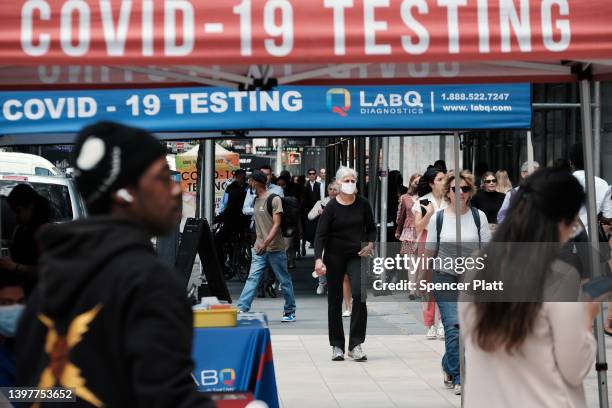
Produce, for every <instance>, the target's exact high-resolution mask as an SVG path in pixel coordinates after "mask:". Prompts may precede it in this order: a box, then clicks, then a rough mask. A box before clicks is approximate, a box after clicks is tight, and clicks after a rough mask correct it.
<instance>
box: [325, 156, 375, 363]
mask: <svg viewBox="0 0 612 408" xmlns="http://www.w3.org/2000/svg"><path fill="white" fill-rule="evenodd" d="M336 181H337V182H338V183H339V184H340V193H339V194H338V195H337V196H336V198H334V199H331V200H330V201H329V203H327V205H326V206H325V210H324V211H323V213H322V214H321V218H320V219H319V224H318V226H317V232H316V237H315V260H316V261H315V272H316V274H317V275H318V276H321V275H325V274H327V321H328V326H329V343H330V345H331V346H332V360H333V361H342V360H344V346H345V339H344V328H343V326H342V283H343V282H344V275H347V274H348V275H349V279H350V281H351V289H352V290H351V292H352V294H353V312H352V315H351V325H350V327H351V332H350V335H349V352H348V356H349V357H351V358H352V359H354V360H355V361H366V360H367V357H366V354H365V353H364V352H363V350H362V348H361V344H362V343H363V342H364V341H365V336H366V327H367V320H368V310H367V308H366V303H365V296H362V294H361V257H364V256H369V255H370V254H371V253H372V249H373V247H374V244H373V242H374V240H375V239H376V224H375V223H374V214H373V213H372V207H371V206H370V202H369V201H368V200H366V199H365V198H363V197H361V196H359V195H357V194H355V192H356V191H357V184H356V183H357V173H356V172H355V170H353V169H350V168H348V167H340V169H338V172H337V173H336ZM364 295H365V294H364Z"/></svg>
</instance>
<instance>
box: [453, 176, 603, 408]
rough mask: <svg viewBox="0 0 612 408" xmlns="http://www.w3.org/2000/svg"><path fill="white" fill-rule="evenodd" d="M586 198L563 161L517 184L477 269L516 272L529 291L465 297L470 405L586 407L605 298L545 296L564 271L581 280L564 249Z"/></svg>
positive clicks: (480, 274)
mask: <svg viewBox="0 0 612 408" xmlns="http://www.w3.org/2000/svg"><path fill="white" fill-rule="evenodd" d="M584 199H585V194H584V191H583V189H582V187H581V185H580V184H579V182H578V181H577V180H576V179H575V178H574V177H572V175H571V174H570V173H568V172H567V171H565V170H560V169H542V170H539V171H537V172H535V173H534V174H533V175H531V176H529V177H528V178H527V179H526V181H525V183H524V184H523V186H522V187H521V189H520V190H519V191H518V192H517V194H516V197H515V199H513V202H512V204H511V206H510V208H509V210H508V216H507V217H506V220H504V222H503V223H502V224H500V225H499V226H498V228H497V231H496V233H495V236H494V238H493V240H492V242H491V244H490V245H489V246H487V247H486V248H485V250H484V251H486V253H487V255H488V256H487V259H486V261H485V267H484V268H483V269H482V270H481V271H477V272H476V273H475V275H474V277H475V278H476V279H481V278H485V279H499V278H502V277H504V278H505V280H506V281H507V280H508V279H510V278H515V279H516V282H515V283H516V284H517V285H519V286H514V287H515V288H518V289H519V290H520V292H521V294H526V296H528V297H527V298H526V301H523V302H512V301H504V302H495V301H491V300H489V301H482V300H481V299H480V297H479V295H476V296H475V297H474V298H472V299H471V301H470V302H468V301H465V302H461V303H460V305H459V321H460V327H461V334H462V337H463V339H464V344H465V356H466V376H467V378H468V381H467V382H466V385H465V390H464V391H465V392H464V404H465V406H467V407H470V408H485V407H486V408H488V407H499V408H511V407H540V408H557V407H568V408H586V406H587V403H586V399H585V393H584V387H583V381H584V379H585V377H586V376H587V375H588V374H589V372H590V371H591V370H592V369H593V367H594V365H595V354H596V342H595V338H594V336H593V320H594V318H595V316H597V314H598V313H599V310H600V305H599V303H589V302H578V301H574V302H570V301H569V299H564V300H566V301H547V299H546V297H545V296H542V294H545V293H546V292H547V290H548V289H549V288H550V287H551V286H552V285H553V284H554V282H555V280H557V279H559V278H560V277H563V279H568V281H572V282H574V285H573V286H575V287H579V286H580V276H579V274H578V272H577V271H576V270H575V269H574V268H572V267H571V266H569V265H568V264H566V263H564V262H562V261H560V260H559V259H558V251H559V248H560V247H561V244H562V243H563V242H567V241H568V240H569V239H570V237H571V236H572V235H574V234H575V233H576V231H577V230H578V229H579V222H578V213H579V210H580V207H581V206H582V205H583V203H584ZM514 214H517V216H513V215H514ZM518 214H520V216H518ZM509 242H514V243H518V244H516V245H508V244H507V243H509ZM520 243H528V245H520ZM533 243H542V244H541V245H538V244H535V245H534V244H533ZM507 259H512V260H513V261H512V262H505V260H507ZM513 281H514V279H513ZM504 286H506V284H504ZM532 296H533V298H532ZM555 299H556V298H553V299H552V300H555Z"/></svg>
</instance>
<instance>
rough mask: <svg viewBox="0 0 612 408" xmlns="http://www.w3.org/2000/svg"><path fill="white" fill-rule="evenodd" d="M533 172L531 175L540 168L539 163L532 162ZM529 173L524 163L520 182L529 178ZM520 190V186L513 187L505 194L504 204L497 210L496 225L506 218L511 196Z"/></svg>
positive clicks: (527, 163) (527, 166) (526, 163)
mask: <svg viewBox="0 0 612 408" xmlns="http://www.w3.org/2000/svg"><path fill="white" fill-rule="evenodd" d="M532 164H533V170H532V172H531V173H533V172H534V171H536V170H537V169H539V168H540V163H538V162H537V161H534V162H533V163H532ZM531 173H530V172H529V162H524V163H523V164H522V165H521V180H525V179H526V178H527V176H529V175H530V174H531ZM520 188H521V186H520V184H519V185H518V186H516V187H514V188H513V189H512V190H510V191H508V192H507V193H506V197H505V198H504V202H503V203H502V206H501V208H500V209H499V211H498V212H497V223H498V224H501V223H502V221H503V220H504V218H506V212H507V211H508V208H509V207H510V202H511V200H512V196H513V195H514V194H515V193H516V192H517V191H518V190H519V189H520Z"/></svg>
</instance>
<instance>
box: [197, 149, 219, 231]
mask: <svg viewBox="0 0 612 408" xmlns="http://www.w3.org/2000/svg"><path fill="white" fill-rule="evenodd" d="M200 146H201V145H200ZM202 159H203V160H202V162H203V163H202V166H203V170H204V171H203V173H202V174H203V175H204V177H200V178H199V179H200V180H201V181H200V185H199V186H198V189H199V190H200V191H201V192H202V193H203V194H202V193H200V208H201V209H202V210H203V211H204V212H203V213H200V214H201V216H203V217H204V218H206V219H207V220H208V222H209V223H212V220H213V218H214V208H213V207H214V206H213V203H214V197H215V191H214V186H215V141H214V140H212V139H206V140H204V155H203V156H202Z"/></svg>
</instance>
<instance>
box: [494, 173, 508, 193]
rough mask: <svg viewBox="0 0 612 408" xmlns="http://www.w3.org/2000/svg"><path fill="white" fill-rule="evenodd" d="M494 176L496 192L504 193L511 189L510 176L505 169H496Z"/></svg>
mask: <svg viewBox="0 0 612 408" xmlns="http://www.w3.org/2000/svg"><path fill="white" fill-rule="evenodd" d="M495 178H496V179H497V188H496V190H497V192H498V193H504V194H506V193H507V192H508V191H510V190H512V183H511V182H510V177H508V172H507V171H506V170H498V171H497V173H495Z"/></svg>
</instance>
